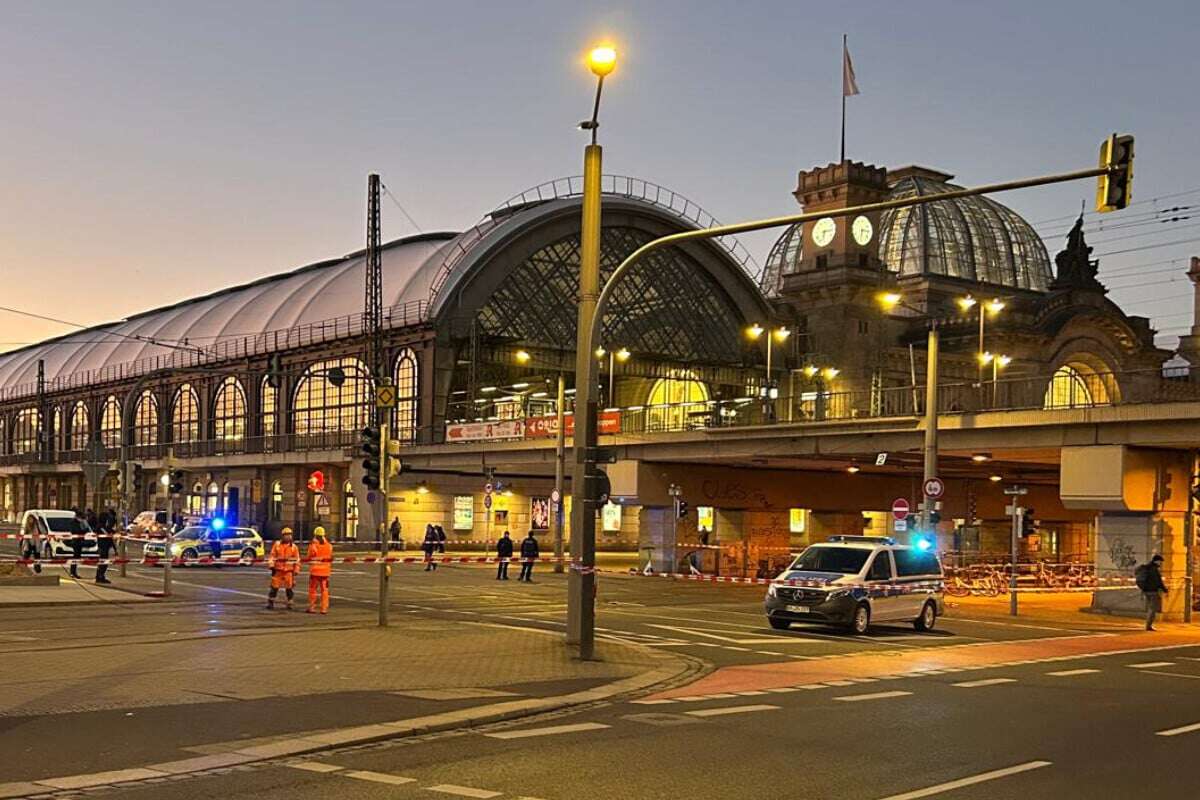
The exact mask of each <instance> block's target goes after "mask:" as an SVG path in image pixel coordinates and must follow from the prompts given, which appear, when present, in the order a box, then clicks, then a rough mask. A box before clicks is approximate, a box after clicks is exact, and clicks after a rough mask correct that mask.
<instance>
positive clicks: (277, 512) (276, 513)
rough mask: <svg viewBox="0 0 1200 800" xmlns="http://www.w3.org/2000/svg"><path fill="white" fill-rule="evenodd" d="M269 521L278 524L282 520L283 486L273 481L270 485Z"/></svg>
mask: <svg viewBox="0 0 1200 800" xmlns="http://www.w3.org/2000/svg"><path fill="white" fill-rule="evenodd" d="M270 513H271V519H273V520H275V521H276V522H278V521H279V520H281V519H283V484H282V483H281V482H280V481H275V482H274V483H272V484H271V512H270Z"/></svg>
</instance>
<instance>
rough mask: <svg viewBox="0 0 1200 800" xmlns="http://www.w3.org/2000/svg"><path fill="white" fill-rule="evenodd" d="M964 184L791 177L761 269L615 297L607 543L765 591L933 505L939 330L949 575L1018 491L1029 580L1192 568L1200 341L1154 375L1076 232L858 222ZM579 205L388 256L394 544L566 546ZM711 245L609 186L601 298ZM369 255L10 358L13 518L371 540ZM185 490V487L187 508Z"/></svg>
mask: <svg viewBox="0 0 1200 800" xmlns="http://www.w3.org/2000/svg"><path fill="white" fill-rule="evenodd" d="M966 178H967V179H968V181H969V178H970V176H969V175H967V176H966ZM955 186H956V184H955V183H954V178H953V176H952V175H950V174H948V173H946V172H942V171H939V170H936V169H930V168H925V167H917V166H908V167H902V168H898V169H885V168H883V167H877V166H873V165H870V164H864V163H860V162H853V161H844V162H842V163H838V164H829V165H826V166H820V167H815V168H813V169H808V170H804V171H802V172H800V173H799V175H798V176H797V181H796V183H795V185H794V188H793V187H791V186H787V187H781V195H782V194H783V193H784V192H785V191H787V190H788V189H791V190H792V193H793V195H794V197H795V200H796V201H797V202H799V204H800V205H801V206H802V207H803V208H804V209H805V210H808V211H828V212H829V214H828V216H827V217H824V218H822V219H819V220H817V221H814V222H810V223H806V224H805V225H803V226H796V227H793V228H790V229H785V230H782V231H781V235H780V236H779V239H778V241H777V242H776V244H775V246H774V247H773V248H772V250H771V252H770V255H769V257H768V259H767V262H766V264H765V265H764V266H762V267H760V266H759V265H757V264H756V263H755V261H754V260H753V259H752V258H751V256H750V255H749V253H748V252H747V251H746V250H745V249H744V248H743V247H742V246H741V245H740V244H739V243H738V242H737V241H735V240H733V239H731V238H726V239H719V240H712V241H699V242H692V243H688V244H686V245H684V246H680V247H675V248H671V249H665V250H661V251H658V252H657V253H655V254H654V255H653V256H651V257H650V258H648V259H647V260H646V261H645V262H644V263H643V264H642V265H641V266H640V267H638V268H637V269H636V270H635V271H634V272H633V273H632V274H631V275H630V276H629V277H628V278H627V279H626V280H625V281H624V282H623V283H622V284H620V286H619V287H618V289H617V291H616V295H615V297H614V301H613V303H612V305H611V307H610V311H609V312H608V314H607V315H606V317H605V319H604V322H603V341H602V347H601V348H600V349H598V350H597V352H596V354H595V357H596V358H597V360H598V366H599V370H598V372H599V379H600V387H599V390H600V392H601V394H600V396H601V397H602V398H603V404H604V406H605V410H604V411H603V412H602V414H601V418H600V432H601V438H602V443H603V444H605V445H607V446H611V447H613V448H614V452H615V453H616V458H617V461H616V463H614V464H612V465H611V466H610V467H609V475H610V479H611V481H612V484H613V498H612V502H611V503H609V504H608V505H607V506H605V508H604V509H602V511H601V512H600V517H601V520H600V523H601V524H599V525H598V531H599V532H600V533H599V539H600V542H601V547H602V548H604V547H610V548H626V549H633V548H638V549H639V550H641V551H643V553H644V554H645V557H646V559H647V561H649V562H652V563H654V564H656V565H658V567H660V568H670V567H671V566H672V565H673V564H677V563H678V561H679V558H680V557H681V554H683V553H685V552H687V549H688V546H689V545H690V544H691V543H695V542H698V541H707V542H709V543H711V544H712V545H714V547H713V548H711V549H710V550H706V553H707V555H706V556H705V559H707V560H706V561H704V562H703V567H704V568H705V569H706V570H723V571H726V572H730V571H739V570H740V571H742V572H748V573H751V574H752V573H757V572H770V571H771V570H772V569H774V568H775V567H776V566H777V565H778V562H779V560H780V559H781V558H783V559H786V553H787V552H788V550H789V549H791V548H795V547H797V546H800V545H803V544H804V543H807V542H809V541H813V540H817V539H820V538H824V537H826V536H828V535H832V534H835V533H853V534H858V533H862V532H864V531H867V532H878V533H884V532H889V533H890V532H894V531H895V524H894V522H893V521H892V515H891V513H890V511H889V509H891V507H892V505H893V501H894V500H895V499H898V498H907V499H910V500H911V501H912V502H913V504H914V506H915V503H916V501H917V500H919V495H920V481H921V449H920V448H921V437H922V431H923V424H924V423H923V419H922V418H923V415H924V407H923V403H924V386H925V384H926V381H927V374H928V367H929V363H928V362H929V359H928V358H927V355H928V354H927V341H928V331H929V328H930V326H931V325H934V324H936V325H937V328H938V331H939V335H940V348H939V350H940V353H939V359H938V361H937V373H936V376H935V378H936V380H937V381H938V383H939V386H940V387H941V391H940V401H939V412H940V414H939V428H940V429H941V431H942V452H941V469H940V472H941V477H943V478H944V479H945V483H946V486H947V491H946V495H945V497H944V498H943V500H942V507H941V508H940V509H939V513H940V515H941V522H940V523H939V525H938V530H937V537H938V546H939V548H940V549H942V550H943V551H947V552H950V551H953V552H955V553H962V554H967V555H970V554H972V553H973V554H976V555H978V556H980V557H983V556H985V555H986V554H988V553H995V552H1006V551H1007V547H1008V541H1009V539H1008V537H1009V530H1010V524H1011V523H1010V517H1009V515H1008V514H1006V505H1009V500H1008V498H1007V496H1006V495H1004V493H1003V490H1004V488H1006V487H1010V486H1012V485H1021V486H1023V487H1025V488H1027V489H1028V491H1029V494H1028V495H1027V496H1026V499H1024V500H1023V501H1022V502H1023V503H1024V504H1026V506H1027V507H1032V508H1034V509H1035V514H1034V516H1035V517H1036V519H1037V532H1036V533H1035V534H1032V535H1030V536H1026V537H1023V538H1022V541H1021V548H1022V555H1023V557H1024V558H1028V559H1031V560H1044V561H1054V562H1063V561H1070V560H1079V561H1083V562H1087V563H1096V564H1097V566H1099V567H1102V568H1104V569H1113V570H1117V569H1124V568H1125V567H1126V566H1127V565H1125V561H1127V560H1128V559H1129V558H1134V559H1142V560H1144V558H1145V556H1146V555H1147V554H1148V553H1149V552H1150V551H1164V552H1165V553H1166V554H1167V556H1168V571H1169V572H1173V573H1178V572H1179V570H1181V569H1182V568H1183V567H1182V558H1183V555H1182V553H1183V542H1184V534H1183V529H1182V525H1183V518H1184V515H1185V514H1186V511H1187V509H1188V507H1189V506H1188V502H1189V501H1188V499H1187V498H1188V496H1189V480H1190V479H1189V475H1190V472H1191V468H1192V467H1191V464H1192V462H1191V450H1192V448H1193V447H1194V446H1195V444H1196V442H1197V441H1200V440H1198V439H1197V438H1196V437H1197V436H1200V413H1198V412H1197V409H1198V408H1200V406H1197V405H1196V400H1198V399H1200V388H1198V385H1197V383H1196V381H1194V379H1193V376H1192V373H1191V371H1190V369H1189V363H1188V361H1189V360H1192V361H1194V360H1195V359H1196V358H1197V355H1196V352H1200V347H1197V348H1192V349H1189V347H1190V345H1189V342H1194V341H1200V339H1197V338H1195V337H1184V342H1183V344H1182V345H1181V348H1182V349H1181V352H1180V353H1179V354H1174V353H1172V352H1169V351H1166V350H1163V349H1160V348H1158V347H1156V346H1155V344H1154V331H1153V330H1152V328H1151V327H1150V323H1149V321H1148V320H1147V319H1146V318H1144V317H1138V316H1131V315H1129V314H1126V313H1125V312H1124V311H1123V310H1122V309H1121V308H1120V307H1119V306H1117V305H1116V304H1115V303H1114V302H1113V301H1112V300H1110V299H1109V297H1108V295H1107V290H1106V289H1105V287H1104V286H1103V285H1102V284H1101V283H1100V282H1099V280H1098V279H1097V262H1096V260H1095V259H1093V258H1092V257H1091V248H1090V247H1089V246H1088V245H1087V242H1086V237H1085V233H1084V231H1083V228H1082V218H1081V219H1080V222H1079V223H1078V224H1076V225H1075V226H1074V228H1072V229H1071V230H1070V231H1069V232H1068V231H1064V232H1063V236H1062V239H1061V240H1059V241H1051V242H1049V243H1048V244H1049V246H1050V249H1048V248H1047V243H1045V242H1043V240H1042V238H1041V237H1039V236H1038V235H1037V233H1036V232H1035V231H1034V229H1033V228H1032V226H1031V225H1030V224H1029V223H1028V222H1026V221H1025V220H1024V219H1022V218H1021V217H1020V216H1019V215H1018V214H1017V213H1015V212H1014V211H1013V210H1012V209H1010V208H1008V207H1006V206H1005V205H1002V204H1001V202H999V199H996V198H992V197H973V198H966V199H961V198H960V199H951V200H945V201H939V202H934V203H930V204H927V205H921V206H916V207H905V208H898V209H895V210H892V211H888V212H884V213H881V214H869V215H864V216H858V217H847V216H843V215H840V214H839V210H840V209H843V208H846V207H848V206H852V205H858V204H862V203H869V202H874V201H877V200H882V199H886V198H889V197H891V198H902V197H910V196H926V195H937V194H940V193H945V192H947V191H951V190H952V189H953V188H955ZM581 189H582V186H581V180H580V179H578V178H574V179H563V180H560V181H555V182H552V183H549V184H545V185H542V186H539V187H535V188H534V189H531V190H529V191H526V192H523V193H522V194H520V195H517V196H516V197H514V198H512V199H510V200H509V201H507V202H505V203H503V204H501V205H499V206H498V207H496V208H495V209H494V210H492V211H491V212H489V213H487V214H486V215H484V216H483V217H482V219H481V220H480V221H479V222H478V224H476V225H475V226H473V227H471V228H470V229H468V230H466V231H461V232H445V233H426V234H421V235H417V236H410V237H406V238H403V239H399V240H396V241H393V242H390V243H388V244H387V245H385V247H384V249H383V252H382V262H383V272H384V279H383V280H384V296H385V309H384V327H385V344H386V352H387V363H388V369H389V371H390V377H391V379H392V381H393V382H394V384H395V386H396V388H397V396H398V397H397V403H396V406H395V408H394V409H393V410H392V412H391V426H392V431H393V435H394V437H395V438H396V439H398V440H399V442H400V446H401V449H400V452H401V456H400V459H401V461H402V463H403V471H402V473H401V474H400V475H399V476H398V477H397V478H394V479H393V480H392V486H391V491H390V494H389V519H399V520H400V521H401V523H402V526H403V535H404V538H405V539H406V540H408V541H409V542H410V543H412V542H416V541H419V539H420V538H421V536H422V534H423V529H424V526H425V525H426V524H440V525H442V526H443V527H444V528H445V529H446V531H447V533H448V534H451V537H452V538H454V539H462V540H484V539H491V538H495V537H496V536H497V535H498V534H499V532H500V531H501V530H504V529H508V530H510V531H512V533H513V535H514V536H518V538H519V536H520V535H522V534H524V533H525V531H527V530H530V529H532V530H534V531H535V532H537V533H539V534H540V533H541V532H543V531H547V532H548V531H550V530H551V529H552V528H553V527H554V525H555V519H554V518H555V506H554V503H553V502H552V499H551V498H552V494H553V490H554V488H555V479H554V475H555V467H556V460H557V455H556V450H555V440H556V431H557V419H558V417H557V412H558V407H557V388H558V381H559V377H560V376H561V377H562V382H563V385H564V388H565V391H564V395H565V408H564V410H565V412H566V415H567V416H566V418H565V428H566V434H567V435H568V440H569V434H570V432H571V429H572V425H571V416H570V412H571V410H572V409H571V397H572V395H573V391H574V385H575V379H574V367H575V353H574V349H575V336H576V332H575V327H576V325H575V323H576V304H577V299H578V267H579V229H580V206H581V197H580V192H581ZM780 199H781V201H782V200H786V198H784V197H782V196H781V198H780ZM789 202H790V201H789ZM711 224H714V220H713V219H712V218H711V217H710V216H709V215H708V214H707V213H706V212H704V211H703V209H701V208H700V207H699V206H697V205H696V204H695V203H694V202H692V201H691V200H689V199H687V198H684V197H682V196H680V195H678V194H676V193H674V192H671V191H670V190H668V189H666V188H664V187H661V186H656V185H654V184H651V183H648V182H645V181H641V180H638V179H633V178H625V177H617V176H606V177H605V178H604V199H603V220H602V226H603V227H602V247H601V273H602V276H604V277H606V276H607V275H608V274H611V272H612V271H613V270H614V269H615V267H616V266H617V264H619V263H620V261H621V260H622V259H623V258H624V257H625V256H626V255H628V254H629V253H630V252H632V251H633V250H634V249H636V248H637V247H639V246H640V245H642V244H644V243H646V242H648V241H650V240H651V239H654V238H656V237H659V236H662V235H664V234H668V233H673V232H677V231H683V230H689V229H693V228H697V227H706V226H709V225H711ZM1051 250H1053V253H1054V254H1053V257H1052V256H1051ZM364 255H365V254H364V253H363V252H355V253H351V254H348V255H346V256H344V257H341V258H333V259H329V260H325V261H319V262H316V263H313V264H309V265H306V266H302V267H299V268H297V269H293V270H291V271H288V272H284V273H281V274H277V275H271V276H268V277H265V278H261V279H258V280H255V281H252V282H249V283H246V284H243V285H240V286H234V287H230V288H227V289H223V290H221V291H217V292H214V293H212V294H209V295H205V296H202V297H196V298H191V299H188V300H185V301H182V302H179V303H177V304H175V305H172V306H168V307H165V308H158V309H152V310H148V311H146V312H144V313H141V314H137V315H134V316H131V317H129V318H127V319H123V320H119V321H116V322H113V323H110V324H105V325H98V326H96V327H94V328H90V329H88V330H83V331H79V332H77V333H71V334H68V335H65V336H62V337H59V338H56V339H51V340H47V341H45V342H42V343H39V344H36V345H33V346H29V347H25V348H23V349H20V350H15V351H10V352H7V353H4V354H0V513H2V514H3V516H5V517H7V518H9V519H13V518H15V516H17V515H19V513H20V512H21V511H22V510H24V509H27V508H34V507H59V508H70V507H84V506H93V507H95V506H97V505H104V506H112V507H122V508H125V509H126V510H127V511H128V512H129V513H131V514H132V513H133V512H136V511H139V510H144V509H150V508H166V507H167V505H168V503H169V502H174V503H176V504H177V505H178V509H177V510H182V511H184V512H186V513H189V514H192V515H195V516H197V517H200V516H205V515H212V514H222V515H225V516H226V517H229V518H232V519H233V520H236V521H237V522H239V523H241V524H248V525H254V526H256V527H258V528H259V529H260V530H262V531H263V533H264V535H266V536H268V537H270V536H272V535H274V534H275V533H276V532H277V531H278V530H279V529H280V528H281V527H282V526H283V525H290V526H292V527H295V528H297V529H298V530H300V531H302V532H306V531H307V530H309V529H311V527H312V526H314V525H316V524H321V525H323V526H325V528H326V529H327V530H329V531H331V532H332V533H333V535H334V537H335V538H336V539H340V540H350V539H358V540H360V541H364V542H365V541H368V540H374V539H375V538H376V533H375V531H374V530H372V529H370V527H369V526H367V525H366V524H365V517H364V514H363V513H362V509H363V508H364V507H365V506H366V502H365V490H364V488H363V485H362V483H361V469H360V467H359V464H358V458H357V455H358V443H359V432H360V430H361V429H362V428H363V427H364V425H365V424H366V423H367V421H368V419H369V418H370V416H371V414H373V403H374V387H373V385H372V380H371V375H370V374H369V370H368V368H367V365H366V352H367V337H366V336H365V335H364V319H363V312H362V309H363V293H364V283H365V271H364V270H365V267H364V265H365V258H364ZM1194 271H1195V272H1197V276H1196V277H1200V270H1194ZM1193 332H1194V333H1196V331H1195V330H1194V331H1193ZM1193 351H1195V352H1193ZM95 442H98V443H99V445H95V444H94V443H95ZM97 447H100V448H102V457H103V459H104V460H105V461H109V462H111V463H112V470H111V471H110V472H109V475H108V477H107V478H106V479H105V480H104V481H103V482H102V484H101V485H100V486H97V487H88V486H87V484H86V483H85V481H84V474H83V470H82V467H81V462H82V461H83V460H84V459H85V454H87V453H89V452H101V451H96V450H95V448H97ZM170 469H178V470H182V471H183V472H184V474H185V481H184V483H185V491H184V493H183V496H182V497H180V498H178V499H176V500H174V501H171V500H169V498H168V497H167V495H166V492H165V490H164V488H163V486H162V483H161V481H160V478H161V476H162V475H163V474H164V473H165V472H166V471H167V470H170ZM566 472H567V475H568V477H567V483H566V485H565V486H564V487H563V488H564V495H565V497H564V505H566V506H567V509H568V510H569V503H570V489H571V487H570V482H569V474H570V468H569V466H568V468H567V470H566ZM485 484H490V485H491V488H492V491H491V492H485V491H484V487H485ZM677 497H679V498H682V499H684V500H685V501H686V502H687V504H688V512H687V514H686V515H684V516H683V517H682V518H679V517H678V516H677V515H676V514H675V506H674V500H675V499H676V498H677ZM563 516H564V518H566V516H567V515H566V514H564V515H563ZM1106 520H1107V522H1106ZM546 535H550V534H549V533H547V534H546Z"/></svg>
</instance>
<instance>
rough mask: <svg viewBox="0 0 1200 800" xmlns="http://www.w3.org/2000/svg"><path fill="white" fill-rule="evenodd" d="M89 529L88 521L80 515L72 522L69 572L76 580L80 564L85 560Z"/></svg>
mask: <svg viewBox="0 0 1200 800" xmlns="http://www.w3.org/2000/svg"><path fill="white" fill-rule="evenodd" d="M89 527H90V526H89V525H88V523H87V520H86V519H85V518H82V517H80V516H79V515H78V514H76V516H75V518H74V519H72V520H71V569H70V570H69V572H70V574H71V577H72V578H75V579H78V578H79V562H80V561H82V560H83V546H84V543H85V541H86V540H85V539H84V534H85V533H86V532H87V531H88V528H89Z"/></svg>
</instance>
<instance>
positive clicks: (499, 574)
mask: <svg viewBox="0 0 1200 800" xmlns="http://www.w3.org/2000/svg"><path fill="white" fill-rule="evenodd" d="M512 554H513V540H512V537H511V536H510V535H509V533H508V531H505V532H504V535H503V536H501V537H500V540H499V541H497V542H496V580H498V581H506V580H508V562H509V561H511V560H512Z"/></svg>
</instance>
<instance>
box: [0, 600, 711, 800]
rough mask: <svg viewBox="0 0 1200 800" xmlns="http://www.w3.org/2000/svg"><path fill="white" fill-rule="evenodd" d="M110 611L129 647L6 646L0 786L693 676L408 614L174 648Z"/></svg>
mask: <svg viewBox="0 0 1200 800" xmlns="http://www.w3.org/2000/svg"><path fill="white" fill-rule="evenodd" d="M105 608H106V607H104V606H101V607H95V606H92V607H87V608H85V609H83V610H82V611H81V613H82V614H94V613H99V612H103V611H104V609H105ZM106 613H107V616H104V617H98V618H97V619H98V620H99V621H100V622H99V624H104V625H108V626H112V625H120V626H122V627H126V626H127V627H128V629H129V636H130V638H129V639H126V638H124V637H121V638H120V639H117V640H115V641H114V640H112V639H109V640H107V641H104V642H102V643H97V641H91V640H83V639H81V640H80V644H79V646H66V647H62V646H58V647H55V648H52V649H51V648H35V646H34V645H32V643H20V642H14V643H12V644H10V645H8V646H5V647H3V649H2V652H3V659H4V664H5V679H4V681H3V683H2V684H0V752H4V753H5V754H6V756H5V762H6V764H7V765H8V768H6V770H5V773H6V774H5V778H6V779H8V780H11V781H26V782H27V781H41V780H43V779H47V780H49V779H56V778H55V776H62V775H64V774H67V773H68V772H69V773H72V774H75V773H80V774H82V773H88V772H89V771H96V770H122V769H127V768H133V767H139V766H144V765H146V764H153V763H160V762H163V763H165V762H172V763H174V762H176V761H178V762H180V763H184V762H186V763H188V764H191V763H193V761H195V763H197V764H200V763H209V762H207V761H205V762H201V761H198V760H196V759H197V758H198V756H197V754H201V755H205V756H209V757H212V758H216V757H217V756H218V755H221V756H227V755H229V754H231V753H239V754H241V755H239V756H238V758H239V759H240V760H241V761H243V762H244V761H250V760H256V759H258V758H263V757H273V755H279V754H280V753H278V752H276V751H277V750H280V748H283V749H287V748H299V749H300V750H314V749H318V750H319V749H322V748H324V747H329V746H332V745H333V744H339V745H341V744H351V743H354V742H357V741H368V740H371V739H380V738H392V737H395V736H401V735H406V734H410V733H413V732H417V731H428V730H430V729H437V728H439V727H444V728H451V727H461V726H466V725H471V724H477V723H479V722H481V721H485V720H493V719H500V718H509V717H514V716H521V715H527V714H530V713H536V712H538V711H544V710H547V709H551V708H556V707H563V706H565V705H570V704H572V703H582V702H594V701H596V700H603V699H607V698H609V697H612V696H615V695H619V694H621V695H623V694H627V693H629V692H631V691H643V690H645V689H648V688H652V687H653V686H664V685H670V684H671V683H673V682H675V681H676V680H679V679H681V678H684V677H688V676H690V675H691V674H692V673H693V672H694V671H695V670H696V666H695V662H692V661H689V660H686V659H683V658H681V657H679V656H678V655H677V654H671V653H662V652H655V651H648V650H645V649H642V648H635V647H631V646H627V645H624V644H619V643H615V642H609V641H604V642H600V643H599V644H598V651H599V656H600V658H601V659H602V660H600V661H592V662H581V661H578V660H577V659H575V658H573V657H572V654H571V652H570V650H569V649H568V648H567V647H566V646H565V645H564V643H563V639H562V636H561V634H557V633H547V632H545V631H541V630H534V629H528V628H520V627H510V626H505V625H498V624H490V623H483V622H467V621H462V622H458V621H455V622H445V621H440V620H428V619H420V618H416V617H411V616H407V615H399V619H395V620H394V621H393V626H392V627H389V628H386V629H380V628H375V627H370V626H361V625H360V626H355V627H347V628H336V627H320V628H311V627H288V628H282V629H266V630H262V631H255V632H253V633H241V634H239V635H223V634H222V632H221V631H214V633H213V635H212V636H192V637H190V638H187V639H186V640H183V641H173V640H172V636H173V634H174V633H176V632H174V631H171V630H169V629H168V628H169V627H170V626H171V625H176V624H178V623H173V622H170V621H169V620H168V621H167V622H166V623H165V627H163V625H161V624H160V619H159V618H158V617H157V616H155V617H153V618H152V619H151V618H147V617H146V615H145V614H144V613H143V609H142V607H140V606H139V607H137V608H136V611H132V610H131V611H129V612H123V613H122V612H118V611H116V610H115V609H114V610H112V611H109V612H106ZM114 620H115V621H114ZM213 621H214V622H215V621H216V620H213ZM79 623H80V625H87V624H89V623H88V622H87V621H86V620H82V619H81V620H79ZM146 628H153V629H154V630H151V631H149V632H147V631H146V630H145V629H146ZM110 629H111V627H110ZM147 639H149V640H147ZM414 719H416V720H421V721H420V722H416V721H414ZM430 720H433V721H432V722H430ZM47 741H54V742H55V745H54V747H55V748H56V749H60V750H61V751H62V752H64V753H71V754H72V755H71V759H70V763H69V764H63V763H61V762H58V761H57V760H55V759H44V758H39V757H38V754H39V752H41V751H42V748H43V746H44V743H45V742H47ZM199 768H202V767H197V769H199ZM0 788H3V787H2V786H0ZM64 788H65V787H64ZM43 790H44V789H43ZM3 796H7V795H4V794H3V793H0V797H3Z"/></svg>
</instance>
